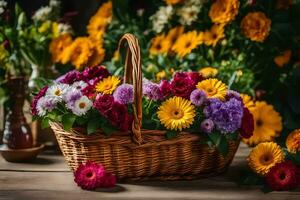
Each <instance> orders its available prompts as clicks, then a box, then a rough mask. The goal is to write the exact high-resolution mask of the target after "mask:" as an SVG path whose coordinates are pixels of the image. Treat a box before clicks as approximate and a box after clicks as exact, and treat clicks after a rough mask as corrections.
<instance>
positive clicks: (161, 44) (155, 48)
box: [149, 35, 171, 55]
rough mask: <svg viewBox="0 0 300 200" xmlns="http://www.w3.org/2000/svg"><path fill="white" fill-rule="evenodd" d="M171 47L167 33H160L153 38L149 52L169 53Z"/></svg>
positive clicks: (152, 53)
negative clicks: (166, 36)
mask: <svg viewBox="0 0 300 200" xmlns="http://www.w3.org/2000/svg"><path fill="white" fill-rule="evenodd" d="M170 47H171V43H170V41H169V40H167V39H166V38H165V35H158V36H156V37H155V38H152V40H151V47H150V49H149V52H150V54H151V55H157V54H164V53H168V51H169V49H170Z"/></svg>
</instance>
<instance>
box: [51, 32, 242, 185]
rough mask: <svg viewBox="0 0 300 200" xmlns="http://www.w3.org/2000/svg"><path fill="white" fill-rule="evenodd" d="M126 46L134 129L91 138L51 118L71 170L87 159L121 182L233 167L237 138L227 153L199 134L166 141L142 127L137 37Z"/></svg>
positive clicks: (203, 173)
mask: <svg viewBox="0 0 300 200" xmlns="http://www.w3.org/2000/svg"><path fill="white" fill-rule="evenodd" d="M125 44H127V56H126V65H125V76H124V81H125V82H127V83H131V82H132V84H133V87H134V103H133V116H134V120H133V124H132V131H130V132H117V133H114V134H112V135H111V136H110V137H106V136H105V135H104V134H102V133H101V130H99V131H98V132H97V133H96V134H93V135H90V136H87V135H85V134H83V132H84V130H83V129H80V128H73V129H72V130H71V131H65V130H64V129H63V127H62V125H61V124H59V123H55V122H51V123H50V125H51V128H52V129H53V131H54V133H55V135H56V138H57V140H58V143H59V146H60V148H61V151H62V153H63V155H64V157H65V159H66V161H67V163H68V165H69V166H70V168H71V169H72V170H75V169H76V168H77V167H78V165H80V164H82V163H85V162H86V161H88V160H92V161H95V162H97V163H101V164H103V165H104V166H105V167H106V169H107V170H108V171H109V172H111V173H113V174H114V175H116V176H117V177H118V179H119V180H123V181H124V180H125V181H128V180H145V179H160V180H177V179H194V178H199V177H207V176H211V175H216V174H219V173H222V172H224V171H225V170H226V169H227V168H228V166H229V165H230V163H231V161H232V159H233V157H234V154H235V153H236V150H237V148H238V146H239V141H229V144H228V145H229V153H228V154H227V155H226V156H225V157H224V156H222V155H221V154H220V153H219V151H218V150H217V149H216V148H209V147H208V146H207V145H206V144H204V143H203V142H201V136H199V135H195V134H190V133H188V132H182V133H180V134H179V135H178V137H176V138H173V139H166V138H165V132H164V131H160V130H141V126H142V123H141V121H142V72H141V61H140V48H139V45H138V41H137V39H136V38H135V37H134V36H133V35H131V34H125V35H124V36H123V37H122V39H121V40H120V43H119V48H121V47H124V46H125Z"/></svg>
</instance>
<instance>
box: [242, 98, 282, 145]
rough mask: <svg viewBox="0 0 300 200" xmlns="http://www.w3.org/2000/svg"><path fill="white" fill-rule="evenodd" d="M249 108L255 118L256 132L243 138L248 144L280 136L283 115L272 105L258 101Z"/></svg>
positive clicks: (271, 139) (267, 140)
mask: <svg viewBox="0 0 300 200" xmlns="http://www.w3.org/2000/svg"><path fill="white" fill-rule="evenodd" d="M249 110H250V112H251V113H252V115H253V118H254V132H253V136H251V137H250V138H249V139H243V141H244V142H245V143H246V144H248V145H250V146H253V145H257V144H259V143H261V142H269V141H273V140H274V138H275V137H277V136H279V134H280V132H281V131H282V121H281V116H280V115H279V113H278V112H277V111H276V110H275V109H274V108H273V106H272V105H269V104H267V103H266V102H264V101H257V102H255V106H254V107H253V108H251V109H249Z"/></svg>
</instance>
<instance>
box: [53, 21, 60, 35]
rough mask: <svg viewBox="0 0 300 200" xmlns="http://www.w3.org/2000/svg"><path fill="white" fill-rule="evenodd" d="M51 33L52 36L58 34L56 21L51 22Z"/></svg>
mask: <svg viewBox="0 0 300 200" xmlns="http://www.w3.org/2000/svg"><path fill="white" fill-rule="evenodd" d="M52 35H53V37H54V38H55V37H58V36H59V27H58V23H57V22H53V23H52Z"/></svg>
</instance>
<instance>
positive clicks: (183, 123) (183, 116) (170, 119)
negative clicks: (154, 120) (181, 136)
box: [157, 96, 196, 131]
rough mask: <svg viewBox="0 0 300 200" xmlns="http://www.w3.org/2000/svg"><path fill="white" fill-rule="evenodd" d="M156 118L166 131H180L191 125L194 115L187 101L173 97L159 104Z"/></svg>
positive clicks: (193, 108) (193, 109)
mask: <svg viewBox="0 0 300 200" xmlns="http://www.w3.org/2000/svg"><path fill="white" fill-rule="evenodd" d="M157 116H158V118H159V119H160V122H161V123H162V124H163V125H164V126H165V127H166V128H167V129H169V130H175V131H178V130H179V131H181V130H182V129H185V128H189V127H190V125H191V124H193V121H194V117H195V116H196V113H195V107H194V106H193V105H192V103H191V102H190V101H189V100H186V99H184V98H182V97H176V96H175V97H172V98H170V99H168V100H166V101H165V102H163V103H162V104H161V106H160V107H159V108H158V111H157Z"/></svg>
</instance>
